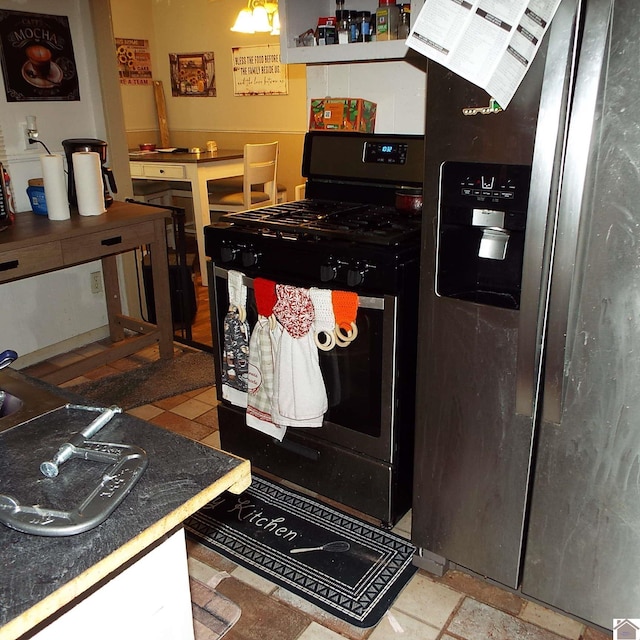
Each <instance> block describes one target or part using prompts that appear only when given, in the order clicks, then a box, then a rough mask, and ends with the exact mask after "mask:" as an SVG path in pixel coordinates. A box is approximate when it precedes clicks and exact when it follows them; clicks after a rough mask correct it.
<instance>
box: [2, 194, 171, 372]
mask: <svg viewBox="0 0 640 640" xmlns="http://www.w3.org/2000/svg"><path fill="white" fill-rule="evenodd" d="M170 217H171V214H170V212H169V211H167V210H166V209H159V208H154V207H146V206H142V205H137V204H130V203H124V202H114V203H113V204H112V205H111V206H110V207H109V209H108V210H107V212H106V213H103V214H102V215H99V216H80V215H78V214H77V212H75V211H74V212H72V214H71V218H70V219H69V220H60V221H57V220H56V221H52V220H49V219H48V218H47V217H45V216H39V215H36V214H34V213H32V212H24V213H18V214H16V222H15V224H14V225H12V226H11V227H10V228H9V229H7V230H6V231H3V232H2V233H1V234H0V284H3V283H6V282H12V281H14V280H18V279H21V278H28V277H31V276H35V275H39V274H42V273H49V272H51V271H56V270H58V269H65V268H67V267H71V266H74V265H78V264H83V263H86V262H91V261H93V260H98V259H101V260H102V270H103V276H104V289H105V297H106V304H107V315H108V320H109V334H110V337H111V340H112V343H113V346H112V347H111V348H110V349H107V350H105V351H104V352H102V353H98V354H96V355H94V356H91V357H89V358H86V359H84V360H83V361H82V362H78V363H72V364H70V365H68V366H66V367H63V368H61V369H59V370H58V371H55V372H54V373H51V374H49V375H47V376H43V379H44V380H46V381H47V382H50V383H52V384H59V383H61V382H64V381H66V380H71V379H72V378H75V377H77V376H80V375H82V374H83V373H85V372H86V371H89V370H91V369H95V368H96V367H99V366H102V365H104V364H107V363H108V362H112V361H113V360H117V359H119V358H123V357H125V356H128V355H131V354H132V353H135V352H136V351H139V350H140V349H142V348H143V347H145V346H149V345H152V344H154V343H158V345H159V349H160V357H161V358H172V357H173V322H172V319H171V299H170V292H169V268H168V263H167V242H166V219H167V218H170ZM142 245H149V247H150V250H151V271H152V276H153V288H154V299H155V310H156V323H157V324H155V325H154V324H150V323H148V322H144V321H143V320H139V319H137V318H132V317H130V316H126V315H123V313H122V301H121V297H120V287H119V284H118V266H117V256H118V254H121V253H125V252H127V251H132V250H133V249H135V248H137V247H139V246H142ZM125 329H129V330H131V331H133V332H135V333H136V334H138V335H136V336H134V337H129V338H125Z"/></svg>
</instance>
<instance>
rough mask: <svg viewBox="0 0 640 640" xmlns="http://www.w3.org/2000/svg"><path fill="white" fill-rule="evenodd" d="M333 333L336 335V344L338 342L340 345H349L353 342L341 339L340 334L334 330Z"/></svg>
mask: <svg viewBox="0 0 640 640" xmlns="http://www.w3.org/2000/svg"><path fill="white" fill-rule="evenodd" d="M333 335H334V338H335V341H336V344H337V345H338V346H339V347H348V346H349V345H350V344H351V343H350V342H349V341H344V340H340V338H339V337H338V335H337V334H336V333H335V332H334V334H333Z"/></svg>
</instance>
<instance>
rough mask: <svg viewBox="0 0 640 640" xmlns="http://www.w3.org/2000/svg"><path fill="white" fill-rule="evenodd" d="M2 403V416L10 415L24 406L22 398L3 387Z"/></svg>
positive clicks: (0, 394) (0, 399)
mask: <svg viewBox="0 0 640 640" xmlns="http://www.w3.org/2000/svg"><path fill="white" fill-rule="evenodd" d="M0 403H2V404H0V418H4V417H5V416H10V415H11V414H12V413H15V412H16V411H18V410H19V409H22V407H23V406H24V402H22V400H21V399H20V398H18V397H17V396H14V395H13V394H11V393H9V392H8V391H4V390H3V389H0Z"/></svg>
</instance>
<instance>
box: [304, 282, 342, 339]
mask: <svg viewBox="0 0 640 640" xmlns="http://www.w3.org/2000/svg"><path fill="white" fill-rule="evenodd" d="M309 295H310V296H311V302H312V303H313V311H314V314H315V318H314V321H313V338H314V340H315V343H316V346H317V347H318V349H321V350H322V351H331V349H333V347H334V346H335V344H336V338H335V325H336V318H335V316H334V314H333V303H332V300H331V289H319V288H317V287H311V289H309Z"/></svg>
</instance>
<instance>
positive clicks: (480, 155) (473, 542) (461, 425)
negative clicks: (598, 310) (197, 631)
mask: <svg viewBox="0 0 640 640" xmlns="http://www.w3.org/2000/svg"><path fill="white" fill-rule="evenodd" d="M575 5H576V2H575V1H572V0H566V1H565V2H563V4H562V7H563V9H562V10H559V11H558V14H557V15H556V18H554V22H553V24H552V27H551V29H550V32H549V33H548V34H547V37H546V38H545V42H544V43H543V45H542V47H541V48H540V51H539V52H538V55H537V57H536V59H535V60H534V63H533V65H532V66H531V68H530V69H529V71H528V72H527V74H526V76H525V79H524V81H523V83H522V85H521V86H520V88H519V89H518V91H517V92H516V94H515V96H514V98H513V100H512V102H511V103H510V104H509V107H508V109H507V110H506V111H504V112H501V113H491V114H487V115H475V116H466V115H463V109H466V108H469V107H482V106H484V105H487V104H488V103H489V96H488V95H487V94H486V93H485V92H484V91H483V90H481V89H479V88H477V87H475V86H474V85H472V84H470V83H469V82H467V81H465V80H463V79H462V78H460V77H458V76H456V75H454V74H452V73H450V72H448V71H447V70H445V69H444V68H442V67H441V66H439V65H437V64H434V63H429V65H428V70H427V118H426V129H425V145H426V155H425V183H424V205H423V239H422V243H423V245H422V263H421V269H422V273H421V288H420V327H419V335H418V356H419V362H418V380H417V385H418V387H417V388H418V394H417V396H418V401H417V423H416V457H415V471H414V503H413V517H412V540H413V542H414V543H415V544H416V546H417V547H419V548H420V549H422V550H423V551H428V552H429V553H430V554H435V555H436V556H440V557H443V558H446V559H448V560H450V561H452V562H454V563H456V564H458V565H462V566H463V567H466V568H468V569H470V570H472V571H475V572H477V573H479V574H482V575H485V576H489V577H490V578H492V579H494V580H497V581H499V582H501V583H503V584H506V585H509V586H511V587H516V586H518V584H519V570H520V565H521V558H522V545H523V529H524V521H525V512H526V506H527V498H528V487H529V480H530V464H531V451H532V444H533V435H534V419H533V406H534V399H533V394H534V391H535V388H536V380H537V374H536V371H535V370H534V366H535V361H536V357H537V354H538V353H539V348H538V345H537V343H536V340H539V339H540V338H539V337H538V336H539V330H538V328H537V318H538V315H539V310H538V307H537V305H538V300H539V296H538V294H539V291H540V289H541V287H542V280H541V262H540V260H541V259H542V258H541V257H540V256H541V255H542V252H543V248H544V247H545V242H546V237H547V234H548V230H547V222H546V221H547V207H548V204H549V203H550V202H552V201H553V194H552V189H553V186H554V176H557V173H558V168H557V167H554V166H553V165H554V157H555V149H556V147H558V146H560V147H561V146H562V141H561V138H562V132H563V116H564V112H565V106H564V105H565V100H566V91H567V87H568V83H567V77H568V75H570V68H571V59H572V55H573V50H574V42H573V40H574V33H575V30H574V28H573V26H572V25H573V24H574V16H575ZM547 48H548V50H547ZM545 61H547V67H548V69H547V72H545ZM549 69H551V70H549ZM543 75H544V91H543ZM541 92H542V93H541ZM558 94H559V95H560V97H559V98H558V97H557V96H558ZM539 111H540V114H541V115H540V122H541V123H542V124H541V126H542V128H541V129H540V131H544V132H546V134H547V135H548V137H549V140H548V149H549V152H548V153H547V154H546V155H545V156H544V158H545V161H546V162H547V163H549V165H550V166H549V167H547V168H545V169H544V170H542V169H540V168H537V167H536V166H534V167H533V171H534V175H537V176H538V179H537V180H536V182H535V183H533V182H532V187H531V188H532V189H533V191H532V193H531V198H532V199H533V200H534V201H536V202H539V203H540V209H539V210H534V211H532V210H531V207H529V213H528V218H527V230H526V236H527V237H526V240H525V251H524V254H525V262H526V260H527V259H529V260H531V255H534V256H535V255H536V252H537V253H539V254H540V255H539V256H538V257H537V258H535V259H537V260H538V261H537V263H536V264H534V265H532V266H529V267H528V266H527V265H526V263H525V265H524V269H523V288H522V304H523V305H525V306H526V308H527V312H526V313H527V317H526V318H525V317H524V315H523V314H524V311H523V310H522V308H521V309H520V310H518V309H517V308H516V309H514V308H504V307H502V308H501V307H498V306H495V305H492V304H483V303H481V302H475V301H471V300H468V299H467V300H465V299H457V298H455V297H451V296H447V295H438V290H437V289H436V286H437V285H436V283H438V282H439V277H438V276H439V274H438V268H439V266H441V265H439V263H438V250H439V248H440V247H439V238H440V235H441V232H442V227H441V224H440V223H441V220H440V216H439V213H440V208H441V205H442V203H443V198H445V197H446V194H443V193H442V192H440V177H441V175H443V164H444V163H446V164H444V170H446V169H447V167H448V166H449V164H450V163H494V164H498V165H499V164H505V165H528V166H531V164H532V160H533V152H534V139H535V138H536V137H537V135H538V133H537V129H538V121H539V116H538V112H539ZM557 136H560V141H559V140H558V139H557ZM538 190H539V191H540V193H537V194H536V193H535V192H536V191H538ZM495 213H496V212H493V211H492V210H491V209H489V211H485V210H481V211H480V212H479V213H477V212H474V214H473V215H472V216H470V217H469V219H471V220H473V219H474V218H481V217H483V216H485V215H487V216H489V217H490V218H491V217H493V218H495ZM500 226H501V225H500ZM470 246H472V244H471V243H470V242H468V243H467V242H461V244H460V255H459V259H460V261H465V260H467V259H468V258H469V257H471V258H476V257H477V256H478V255H479V253H481V250H480V247H478V251H477V252H476V253H475V254H474V255H467V253H468V251H469V247H470ZM471 253H473V251H472V252H471ZM486 255H488V254H486ZM494 255H495V254H494ZM528 256H529V257H528ZM450 262H452V261H450ZM527 281H531V282H533V287H534V290H533V292H529V291H527V290H525V285H526V284H527ZM527 286H528V285H527ZM478 299H480V298H478ZM529 314H531V315H532V317H531V318H530V317H529ZM525 320H526V322H525V327H526V328H527V331H528V332H530V334H531V336H530V340H531V345H530V348H529V358H530V359H529V361H528V363H529V364H528V365H526V366H525V365H524V364H523V362H527V360H526V359H525V360H524V361H523V360H522V356H521V354H519V344H520V333H521V331H522V330H523V329H521V324H522V323H523V322H524V321H525ZM531 322H532V323H533V324H531ZM527 367H528V368H527ZM523 368H524V369H526V370H525V371H524V373H523V372H522V370H523ZM527 389H528V391H527ZM527 393H528V396H527V397H526V398H525V399H524V400H522V397H523V394H527ZM518 402H519V403H520V404H521V405H522V407H523V408H524V410H522V409H521V408H519V407H518V406H517V404H518Z"/></svg>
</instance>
